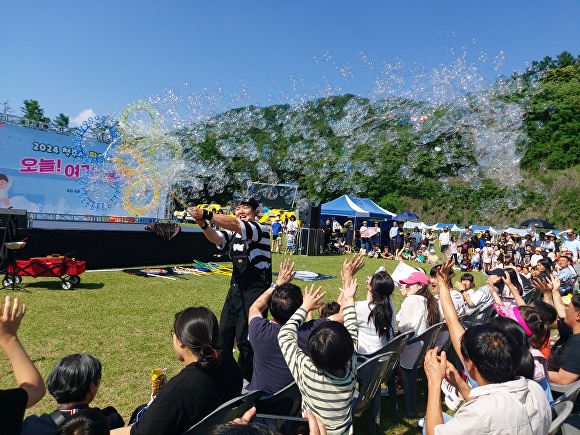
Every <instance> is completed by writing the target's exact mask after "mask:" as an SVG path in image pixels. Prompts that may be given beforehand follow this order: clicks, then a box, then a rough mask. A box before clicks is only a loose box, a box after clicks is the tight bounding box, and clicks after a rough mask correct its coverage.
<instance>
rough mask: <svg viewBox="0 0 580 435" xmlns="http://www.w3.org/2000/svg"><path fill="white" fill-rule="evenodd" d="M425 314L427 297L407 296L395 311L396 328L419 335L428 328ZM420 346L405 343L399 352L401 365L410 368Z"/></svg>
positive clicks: (418, 352) (419, 344) (419, 350)
mask: <svg viewBox="0 0 580 435" xmlns="http://www.w3.org/2000/svg"><path fill="white" fill-rule="evenodd" d="M427 314H428V311H427V299H426V298H425V297H423V296H419V295H409V296H407V297H406V298H405V299H404V300H403V303H402V304H401V309H400V310H399V312H398V313H397V320H398V321H399V326H398V330H399V331H400V332H408V331H413V332H414V333H415V335H414V337H417V336H419V335H421V334H422V333H423V332H425V331H426V330H427V328H428V326H427ZM422 346H423V345H422V344H421V343H414V344H411V345H409V344H408V345H406V346H405V349H403V353H402V354H401V367H403V368H406V369H412V368H413V365H415V362H416V361H417V358H418V357H419V354H420V353H421V348H422Z"/></svg>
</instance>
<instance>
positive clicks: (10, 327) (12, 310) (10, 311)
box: [0, 296, 26, 341]
mask: <svg viewBox="0 0 580 435" xmlns="http://www.w3.org/2000/svg"><path fill="white" fill-rule="evenodd" d="M1 308H2V304H1V303H0V309H1ZM19 308H20V302H19V301H18V298H15V299H14V303H13V302H12V299H11V298H10V296H6V300H5V302H4V309H3V310H0V311H2V316H1V317H0V341H4V340H9V339H10V338H12V337H16V333H17V331H18V328H19V327H20V323H21V322H22V318H23V317H24V313H26V305H22V311H21V312H20V313H19V312H18V309H19Z"/></svg>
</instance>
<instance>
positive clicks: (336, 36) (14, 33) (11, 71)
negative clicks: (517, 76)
mask: <svg viewBox="0 0 580 435" xmlns="http://www.w3.org/2000/svg"><path fill="white" fill-rule="evenodd" d="M579 18H580V2H579V1H571V0H568V1H559V2H553V3H551V2H546V1H537V0H532V1H526V2H513V1H506V0H503V1H494V0H491V1H465V0H463V1H459V0H456V1H426V0H423V1H417V0H406V1H398V2H394V1H386V0H385V1H375V0H371V1H366V2H361V1H349V2H347V1H340V0H339V1H336V0H335V1H326V0H322V1H320V0H316V1H308V2H307V1H292V2H274V1H246V2H242V1H197V0H196V1H192V0H183V1H181V0H179V1H167V2H160V1H130V0H122V1H119V0H117V1H111V0H101V1H99V2H95V1H90V2H89V1H80V0H79V1H74V2H73V1H50V2H48V1H29V0H21V1H15V0H12V1H10V0H7V1H4V2H3V4H2V10H1V13H0V40H1V41H2V49H1V50H2V56H1V58H0V103H4V102H5V101H8V103H9V105H10V107H11V108H12V110H13V113H14V114H16V115H19V114H20V113H21V112H20V107H21V106H22V101H23V100H24V99H36V100H38V101H39V102H40V104H41V106H42V107H43V108H44V109H45V115H47V116H49V117H51V118H54V117H55V116H56V115H57V114H58V113H60V112H63V113H65V114H66V115H68V116H70V117H71V120H72V119H73V118H76V119H77V121H79V120H80V119H81V118H78V116H79V115H80V114H84V115H87V114H90V113H95V114H107V113H114V112H119V111H121V110H122V109H123V107H125V106H126V105H127V104H129V103H131V102H133V101H135V100H138V99H140V98H146V97H149V96H151V95H153V94H158V93H163V92H164V91H165V90H166V89H168V88H173V89H176V90H181V92H193V91H195V90H202V89H203V88H204V87H215V83H216V82H217V81H220V82H221V83H222V85H223V90H224V93H225V95H226V97H225V99H226V100H227V99H228V96H229V95H230V94H231V93H236V92H239V90H240V87H241V86H242V84H244V85H245V86H246V87H247V88H249V89H251V95H250V96H249V97H247V98H248V99H247V100H246V101H247V102H253V103H254V102H257V103H260V104H262V105H267V104H268V102H269V101H273V100H269V95H273V96H275V97H276V98H279V95H280V91H281V90H287V91H288V90H289V91H290V92H291V86H292V84H291V83H290V81H291V77H295V79H296V82H297V83H302V84H304V86H303V87H302V88H304V89H311V88H313V87H315V86H316V84H317V83H320V82H321V81H323V80H326V81H329V82H331V83H332V84H333V85H334V86H340V87H341V89H342V90H343V91H344V92H352V93H360V94H364V93H365V92H367V91H369V89H370V88H371V86H372V83H373V78H374V76H375V75H376V74H377V72H378V71H379V70H380V68H381V66H382V65H383V62H386V63H391V64H392V63H394V62H397V59H402V60H403V61H404V62H405V65H406V66H410V65H412V64H413V63H414V62H419V63H422V64H424V65H425V66H426V67H427V68H432V67H436V66H438V65H440V64H443V63H449V62H452V61H453V60H454V59H455V58H457V56H458V55H459V53H460V52H461V51H466V52H467V53H468V56H469V58H470V59H472V60H473V61H474V62H476V63H477V64H478V65H479V68H480V71H481V73H482V74H483V75H484V76H485V77H486V78H488V79H490V80H491V79H493V78H494V77H495V76H497V75H498V74H499V73H503V74H506V75H509V74H510V73H511V72H512V71H513V70H523V69H524V68H525V67H526V64H527V63H530V62H531V61H532V60H541V59H542V58H543V57H544V56H547V55H549V56H552V57H556V55H557V54H559V53H560V52H562V51H564V50H566V51H569V52H571V53H572V54H573V55H574V56H577V55H579V54H580V26H578V19H579ZM361 52H364V53H365V54H366V57H364V56H363V55H361ZM500 52H504V53H505V55H506V58H505V60H504V61H503V63H502V66H501V67H500V68H499V69H496V68H494V64H493V59H494V58H495V57H496V55H497V54H498V53H500ZM325 53H326V55H325ZM325 59H326V60H325ZM370 62H372V63H373V67H372V69H371V67H370ZM345 68H346V69H345ZM345 71H347V72H345ZM348 71H350V72H348ZM324 76H326V78H324ZM298 86H301V85H300V84H299V85H298ZM3 107H4V106H3V105H1V104H0V112H1V111H2V110H3Z"/></svg>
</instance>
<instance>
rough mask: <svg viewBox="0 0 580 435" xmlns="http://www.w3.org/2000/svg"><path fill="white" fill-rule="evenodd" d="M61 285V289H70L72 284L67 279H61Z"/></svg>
mask: <svg viewBox="0 0 580 435" xmlns="http://www.w3.org/2000/svg"><path fill="white" fill-rule="evenodd" d="M61 286H62V289H63V290H70V289H71V288H72V286H73V285H72V282H70V281H67V280H63V282H62V284H61Z"/></svg>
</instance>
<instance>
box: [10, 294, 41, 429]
mask: <svg viewBox="0 0 580 435" xmlns="http://www.w3.org/2000/svg"><path fill="white" fill-rule="evenodd" d="M19 310H20V302H19V300H18V298H16V299H14V301H12V299H11V298H10V296H6V300H5V302H4V307H2V303H0V314H1V315H0V349H2V351H3V352H4V353H5V354H6V356H7V357H8V360H9V361H10V365H11V366H12V370H13V371H14V377H15V378H16V382H17V383H18V388H12V389H9V390H0V431H1V432H2V434H5V435H19V434H20V430H21V428H22V419H23V418H24V411H25V410H26V408H30V407H31V406H32V405H35V404H36V403H38V402H39V401H40V399H42V397H43V396H44V395H45V393H46V387H45V386H44V381H43V380H42V376H41V375H40V373H39V371H38V369H37V368H36V367H35V366H34V363H33V362H32V360H31V359H30V357H29V356H28V354H27V353H26V351H25V350H24V348H23V347H22V344H20V341H19V340H18V336H17V332H18V328H19V327H20V323H21V322H22V318H23V317H24V314H25V313H26V305H22V310H21V311H19Z"/></svg>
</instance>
